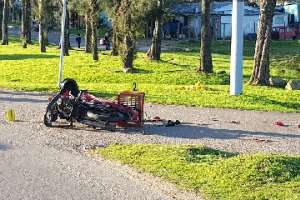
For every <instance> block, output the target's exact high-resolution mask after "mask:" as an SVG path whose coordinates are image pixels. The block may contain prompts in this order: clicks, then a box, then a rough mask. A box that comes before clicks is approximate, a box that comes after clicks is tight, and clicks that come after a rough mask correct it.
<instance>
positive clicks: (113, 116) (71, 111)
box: [44, 79, 139, 131]
mask: <svg viewBox="0 0 300 200" xmlns="http://www.w3.org/2000/svg"><path fill="white" fill-rule="evenodd" d="M138 115H139V112H138V111H136V110H134V109H133V108H131V107H128V106H125V105H120V104H118V103H115V102H110V101H103V100H100V99H98V98H96V97H95V96H93V95H91V94H89V93H88V92H87V91H80V90H79V87H78V85H77V83H76V81H75V80H73V79H65V80H64V81H63V82H62V83H61V84H60V91H59V92H58V93H57V94H56V95H55V96H53V97H52V98H51V101H50V103H49V105H48V106H47V109H46V113H45V115H44V124H45V125H46V126H48V127H52V126H54V122H56V121H57V120H58V118H60V119H64V120H66V121H67V122H69V123H70V125H71V126H72V125H73V122H79V123H81V124H84V125H88V126H90V127H93V128H105V129H107V130H111V131H113V130H115V129H116V127H117V126H118V125H119V126H124V125H126V124H127V123H128V122H130V121H134V120H136V119H137V118H138V117H139V116H138Z"/></svg>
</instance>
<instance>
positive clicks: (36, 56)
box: [0, 54, 59, 60]
mask: <svg viewBox="0 0 300 200" xmlns="http://www.w3.org/2000/svg"><path fill="white" fill-rule="evenodd" d="M51 58H59V56H56V55H48V54H7V55H0V60H28V59H51Z"/></svg>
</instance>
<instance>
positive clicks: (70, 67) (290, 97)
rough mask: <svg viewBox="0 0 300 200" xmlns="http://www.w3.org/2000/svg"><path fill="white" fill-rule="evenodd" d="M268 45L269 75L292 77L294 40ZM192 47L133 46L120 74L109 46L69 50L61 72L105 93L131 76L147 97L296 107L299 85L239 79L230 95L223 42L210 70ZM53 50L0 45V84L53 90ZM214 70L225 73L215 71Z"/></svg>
mask: <svg viewBox="0 0 300 200" xmlns="http://www.w3.org/2000/svg"><path fill="white" fill-rule="evenodd" d="M272 47H273V48H272V54H271V55H272V56H271V59H272V61H273V62H272V66H271V74H272V76H276V77H282V78H285V79H287V80H290V79H297V78H298V77H299V74H300V72H299V68H300V67H299V55H300V41H285V42H274V43H273V46H272ZM187 48H188V49H187ZM180 49H182V50H181V51H179V50H180ZM198 52H199V47H198V44H197V43H185V42H177V43H176V45H175V46H174V50H173V51H167V52H164V53H163V54H162V61H161V62H155V61H153V62H151V61H149V60H148V59H147V58H146V56H145V54H144V53H142V52H139V53H138V54H137V59H136V61H135V67H136V72H137V73H134V74H124V73H123V72H122V69H121V67H120V66H121V63H120V59H119V58H118V57H112V56H110V53H109V52H102V53H101V55H100V60H99V62H94V61H92V58H91V56H90V55H88V54H85V53H83V52H82V51H75V50H73V51H71V56H69V57H66V59H65V67H64V77H72V78H74V79H76V80H77V81H78V83H79V85H80V87H81V89H89V90H90V91H91V92H93V93H95V94H96V95H99V96H101V97H107V98H111V97H114V96H115V95H116V94H117V93H118V92H120V91H122V90H129V89H131V86H132V83H133V82H137V84H138V89H139V90H140V91H144V92H146V101H147V102H152V103H159V104H180V105H188V106H199V107H217V108H235V109H247V110H264V111H282V112H298V111H299V110H300V91H286V90H284V89H281V88H271V87H258V86H256V87H254V86H248V85H245V88H244V93H243V95H242V96H240V97H232V96H230V95H229V67H230V55H229V54H230V43H229V42H226V41H224V42H223V41H222V42H215V43H214V45H213V61H214V70H215V72H216V73H215V74H212V75H202V74H199V73H197V72H196V66H197V65H198V63H199V53H198ZM253 52H254V43H253V42H252V43H250V42H246V44H245V57H244V61H245V62H244V63H245V67H244V78H245V83H246V82H247V80H248V79H249V77H250V75H251V69H252V64H253V59H252V57H253ZM58 55H59V51H58V49H57V48H56V47H50V48H48V52H47V53H45V54H41V53H40V52H39V48H38V46H36V45H33V46H30V47H29V48H28V49H22V48H21V46H20V43H19V41H17V40H13V41H12V42H11V43H10V45H9V46H0V60H1V62H0V87H2V88H9V89H16V90H34V91H55V90H56V89H57V88H56V86H57V83H56V82H57V73H58V62H59V56H58ZM220 71H225V72H226V74H222V73H221V74H218V72H220ZM197 83H198V84H197ZM196 85H197V86H196Z"/></svg>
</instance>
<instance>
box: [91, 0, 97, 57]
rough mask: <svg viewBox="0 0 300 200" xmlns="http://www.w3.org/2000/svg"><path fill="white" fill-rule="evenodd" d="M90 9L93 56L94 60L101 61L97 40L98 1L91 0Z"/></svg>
mask: <svg viewBox="0 0 300 200" xmlns="http://www.w3.org/2000/svg"><path fill="white" fill-rule="evenodd" d="M89 7H90V8H91V14H90V26H91V36H92V38H91V41H92V48H91V49H92V54H93V60H95V61H97V60H99V55H98V39H97V25H98V16H99V15H98V13H99V10H100V9H99V5H98V2H97V0H89Z"/></svg>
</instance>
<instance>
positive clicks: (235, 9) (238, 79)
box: [230, 0, 244, 96]
mask: <svg viewBox="0 0 300 200" xmlns="http://www.w3.org/2000/svg"><path fill="white" fill-rule="evenodd" d="M243 17H244V1H243V0H233V2H232V35H231V62H230V95H232V96H239V95H241V94H242V92H243V50H244V31H243Z"/></svg>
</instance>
